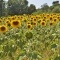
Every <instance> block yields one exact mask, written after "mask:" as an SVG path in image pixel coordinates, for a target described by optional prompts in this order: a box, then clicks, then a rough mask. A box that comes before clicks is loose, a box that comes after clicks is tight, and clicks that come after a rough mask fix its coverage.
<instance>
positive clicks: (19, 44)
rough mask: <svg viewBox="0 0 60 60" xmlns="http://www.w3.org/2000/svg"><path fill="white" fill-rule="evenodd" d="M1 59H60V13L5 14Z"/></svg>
mask: <svg viewBox="0 0 60 60" xmlns="http://www.w3.org/2000/svg"><path fill="white" fill-rule="evenodd" d="M0 60H60V13H58V14H57V13H53V14H52V13H51V14H44V13H43V14H39V15H25V14H24V15H15V16H8V17H1V18H0Z"/></svg>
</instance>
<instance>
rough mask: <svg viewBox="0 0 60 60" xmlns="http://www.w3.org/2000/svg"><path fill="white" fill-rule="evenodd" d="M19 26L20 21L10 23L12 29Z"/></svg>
mask: <svg viewBox="0 0 60 60" xmlns="http://www.w3.org/2000/svg"><path fill="white" fill-rule="evenodd" d="M20 25H21V22H20V20H13V21H11V26H12V27H14V28H17V27H19V26H20Z"/></svg>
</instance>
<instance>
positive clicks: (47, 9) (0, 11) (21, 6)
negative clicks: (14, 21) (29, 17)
mask: <svg viewBox="0 0 60 60" xmlns="http://www.w3.org/2000/svg"><path fill="white" fill-rule="evenodd" d="M59 7H60V4H59V1H53V2H52V6H48V4H47V3H44V4H43V5H41V8H38V9H36V6H35V5H34V4H30V6H28V1H27V0H8V2H6V1H3V0H0V16H7V15H21V14H40V13H60V8H59Z"/></svg>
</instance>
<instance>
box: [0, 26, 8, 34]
mask: <svg viewBox="0 0 60 60" xmlns="http://www.w3.org/2000/svg"><path fill="white" fill-rule="evenodd" d="M6 31H7V27H6V26H5V25H2V26H0V32H1V33H5V32H6Z"/></svg>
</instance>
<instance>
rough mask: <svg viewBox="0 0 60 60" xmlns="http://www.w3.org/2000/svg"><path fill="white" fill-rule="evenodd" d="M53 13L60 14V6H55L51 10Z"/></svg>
mask: <svg viewBox="0 0 60 60" xmlns="http://www.w3.org/2000/svg"><path fill="white" fill-rule="evenodd" d="M52 12H53V13H60V6H56V7H55V8H54V9H53V10H52Z"/></svg>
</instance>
